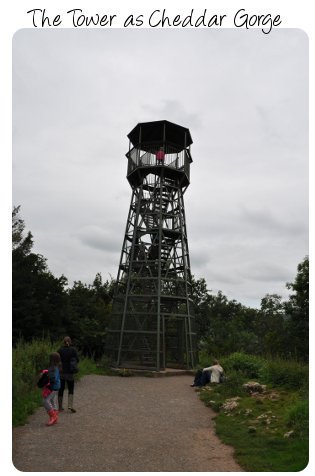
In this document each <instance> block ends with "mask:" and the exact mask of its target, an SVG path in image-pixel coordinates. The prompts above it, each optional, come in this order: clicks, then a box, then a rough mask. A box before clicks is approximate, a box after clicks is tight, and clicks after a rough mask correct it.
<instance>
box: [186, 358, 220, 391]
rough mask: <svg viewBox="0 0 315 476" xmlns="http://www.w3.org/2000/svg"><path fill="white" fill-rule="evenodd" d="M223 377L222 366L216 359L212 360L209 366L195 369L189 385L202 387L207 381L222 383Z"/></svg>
mask: <svg viewBox="0 0 315 476" xmlns="http://www.w3.org/2000/svg"><path fill="white" fill-rule="evenodd" d="M223 377H224V370H223V368H222V367H221V365H220V364H219V362H218V361H217V360H214V361H213V365H212V366H211V367H205V368H204V369H202V370H197V372H196V375H195V379H194V383H193V384H192V385H191V387H203V386H204V385H207V383H222V381H223Z"/></svg>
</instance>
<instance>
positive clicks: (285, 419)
mask: <svg viewBox="0 0 315 476" xmlns="http://www.w3.org/2000/svg"><path fill="white" fill-rule="evenodd" d="M59 346H60V343H51V342H49V341H44V340H43V341H34V342H32V343H23V342H20V343H19V344H18V345H17V347H16V348H15V349H14V350H13V359H12V360H13V375H12V380H13V399H12V400H13V412H12V413H13V415H12V417H13V425H14V426H18V425H23V424H25V423H26V421H27V418H28V416H29V415H30V414H31V413H33V412H34V411H35V410H36V408H38V407H39V406H40V405H41V390H40V389H38V388H37V386H36V382H37V378H38V374H39V372H40V370H42V369H44V368H46V367H47V361H48V357H49V354H50V353H51V352H53V351H55V349H56V348H58V347H59ZM210 361H211V359H210V357H209V356H201V366H206V365H208V364H209V362H210ZM221 363H222V365H223V367H224V369H225V371H226V376H227V379H226V381H225V382H224V383H223V384H220V385H215V384H212V385H208V386H206V387H203V388H202V389H200V390H198V391H199V394H200V398H201V400H202V401H203V402H204V403H205V404H206V405H209V406H211V407H212V408H213V409H214V410H215V411H216V412H218V413H217V416H216V420H215V421H216V431H217V434H218V436H219V437H220V439H221V440H222V441H223V442H225V443H227V444H229V445H231V446H233V447H234V448H235V457H236V459H237V461H238V462H239V464H240V465H241V466H242V467H243V468H244V469H245V470H247V471H255V472H261V471H268V472H272V471H273V472H275V471H285V472H288V471H300V470H302V469H304V468H305V467H306V465H307V462H308V366H306V365H303V364H301V363H298V362H295V361H281V360H279V359H278V360H275V359H269V360H268V359H261V358H258V357H254V356H248V355H245V354H240V353H239V354H232V355H230V356H228V357H225V358H224V359H222V361H221ZM79 368H80V371H79V373H78V374H76V379H80V378H81V377H82V376H84V375H89V374H101V375H108V374H113V373H112V372H111V371H110V370H108V368H109V367H108V362H107V361H106V358H104V359H103V360H102V361H101V362H99V363H98V365H96V363H95V362H94V361H93V360H91V359H87V358H81V359H80V363H79ZM114 375H117V373H114ZM120 375H121V376H129V375H130V374H129V373H128V372H126V371H124V370H122V372H121V373H120ZM248 380H255V381H257V380H258V381H259V382H260V383H262V384H266V392H265V393H263V394H258V395H252V396H251V395H249V394H247V393H246V392H245V390H244V389H243V384H244V383H245V382H247V381H248ZM227 404H229V405H228V406H227Z"/></svg>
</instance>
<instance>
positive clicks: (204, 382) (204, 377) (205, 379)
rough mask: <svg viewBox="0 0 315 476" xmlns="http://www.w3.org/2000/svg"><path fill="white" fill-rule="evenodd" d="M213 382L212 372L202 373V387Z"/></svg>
mask: <svg viewBox="0 0 315 476" xmlns="http://www.w3.org/2000/svg"><path fill="white" fill-rule="evenodd" d="M210 380H211V372H210V370H205V371H204V372H202V374H201V377H200V385H201V386H202V387H203V386H204V385H207V383H209V382H210Z"/></svg>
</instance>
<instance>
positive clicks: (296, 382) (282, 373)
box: [262, 359, 308, 389]
mask: <svg viewBox="0 0 315 476" xmlns="http://www.w3.org/2000/svg"><path fill="white" fill-rule="evenodd" d="M262 376H263V379H264V380H265V382H266V383H270V384H271V385H274V386H277V387H284V388H287V389H305V388H307V386H308V365H306V364H303V363H301V362H297V361H294V360H282V359H273V360H268V361H267V362H266V364H265V366H264V369H263V372H262Z"/></svg>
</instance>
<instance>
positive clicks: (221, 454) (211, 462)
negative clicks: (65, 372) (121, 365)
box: [13, 375, 242, 472]
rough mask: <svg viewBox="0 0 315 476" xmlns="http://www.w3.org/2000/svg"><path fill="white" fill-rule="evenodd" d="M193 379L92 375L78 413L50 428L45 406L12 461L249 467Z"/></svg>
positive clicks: (82, 466)
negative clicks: (219, 430) (219, 429)
mask: <svg viewBox="0 0 315 476" xmlns="http://www.w3.org/2000/svg"><path fill="white" fill-rule="evenodd" d="M191 380H192V378H191V377H190V376H187V375H180V376H172V377H163V378H145V377H129V378H122V377H108V376H98V375H89V376H86V377H84V378H83V379H82V380H81V381H80V382H79V383H77V384H76V388H75V403H76V405H75V407H76V409H77V413H75V414H72V413H70V412H68V411H64V412H62V413H61V414H60V418H59V422H58V424H57V425H54V426H52V427H47V426H46V425H45V423H46V421H47V414H46V413H45V411H44V409H43V408H40V409H38V410H37V411H36V413H35V414H34V415H32V416H31V417H30V419H29V423H28V424H27V425H25V426H23V427H19V428H15V429H14V430H13V463H14V465H15V467H16V468H17V469H18V470H20V471H45V472H48V471H63V472H65V471H85V472H86V471H101V472H102V471H103V472H109V471H115V472H117V471H122V472H126V471H131V472H137V471H145V472H148V471H150V472H152V471H164V472H170V471H174V472H175V471H204V472H208V471H211V472H216V471H219V472H222V471H230V472H234V471H242V468H240V467H239V466H238V464H237V463H236V462H235V460H234V459H233V449H232V448H231V447H229V446H226V445H224V444H223V443H221V442H220V440H219V439H218V437H217V436H216V435H215V430H214V422H213V417H214V416H215V414H214V412H213V411H212V410H211V409H210V408H207V407H205V405H204V404H203V403H202V402H201V401H200V400H199V397H198V395H197V393H196V391H195V390H194V389H193V388H191V387H190V386H189V384H190V383H191ZM65 403H66V402H65Z"/></svg>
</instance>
